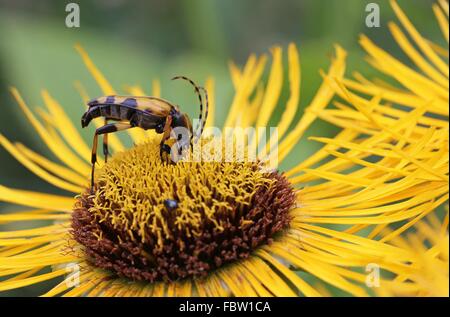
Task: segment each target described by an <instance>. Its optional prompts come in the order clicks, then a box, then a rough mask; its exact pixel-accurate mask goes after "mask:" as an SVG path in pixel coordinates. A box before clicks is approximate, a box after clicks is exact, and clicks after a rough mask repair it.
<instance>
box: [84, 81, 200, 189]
mask: <svg viewBox="0 0 450 317" xmlns="http://www.w3.org/2000/svg"><path fill="white" fill-rule="evenodd" d="M176 79H183V80H186V81H188V82H189V83H190V84H191V85H192V86H193V87H194V90H195V93H196V94H197V96H198V98H199V102H200V115H199V129H200V132H197V133H196V140H198V139H199V138H200V136H201V134H202V132H203V129H204V127H205V123H206V119H207V118H208V92H207V91H206V89H205V88H203V87H199V86H197V84H196V83H194V82H193V81H192V80H191V79H189V78H187V77H185V76H176V77H174V78H172V80H176ZM200 91H202V92H203V93H204V95H205V102H206V104H205V105H206V110H205V118H204V119H203V117H202V116H203V97H202V94H201V92H200ZM87 106H88V109H87V110H86V112H85V113H84V114H83V116H82V117H81V126H82V127H83V128H85V127H87V126H88V125H89V123H90V122H91V121H92V120H93V119H95V118H97V117H103V118H104V119H105V124H104V125H103V126H101V127H99V128H98V129H96V130H95V134H94V140H93V144H92V155H91V164H92V170H91V192H92V190H93V188H94V171H95V163H96V162H97V143H98V136H99V135H103V154H104V155H105V161H107V159H108V154H109V151H108V133H113V132H117V131H122V130H126V129H131V128H134V127H139V128H141V129H144V130H149V129H153V130H155V131H156V133H158V134H161V133H162V134H163V136H162V138H161V142H160V157H161V160H162V161H168V162H170V163H175V162H174V161H173V160H172V159H171V147H170V146H169V145H168V144H166V142H167V141H168V140H169V139H171V138H172V139H173V135H172V131H173V129H175V128H185V129H186V130H187V131H188V133H189V138H188V140H186V138H183V136H182V135H181V134H178V135H176V136H175V144H176V145H177V150H178V153H177V154H178V155H181V154H182V152H183V151H184V150H186V149H189V147H191V148H192V138H193V136H194V135H193V131H192V123H191V120H190V119H189V116H188V115H187V114H186V113H183V112H181V111H180V108H179V107H178V106H176V105H174V104H172V103H171V102H169V101H167V100H165V99H162V98H157V97H153V96H119V95H113V96H103V97H99V98H95V99H92V100H91V101H89V102H88V103H87ZM109 120H111V121H118V122H114V123H108V121H109ZM197 131H198V129H197ZM175 144H174V145H175ZM164 155H166V157H167V160H165V159H164Z"/></svg>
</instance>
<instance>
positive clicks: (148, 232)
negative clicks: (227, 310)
mask: <svg viewBox="0 0 450 317" xmlns="http://www.w3.org/2000/svg"><path fill="white" fill-rule="evenodd" d="M294 201H295V192H294V190H293V188H292V187H291V186H290V183H289V182H288V180H287V179H286V178H285V177H284V176H283V175H282V174H280V173H278V172H264V171H263V170H262V169H261V166H260V163H257V162H225V161H219V162H217V161H212V162H187V161H181V162H178V163H177V164H166V163H163V162H161V159H160V155H159V144H158V142H157V141H148V142H147V143H144V144H141V145H138V146H135V147H134V148H132V149H130V150H128V151H125V152H121V153H118V154H116V155H115V156H114V157H113V158H112V159H111V160H110V161H109V162H108V163H107V164H105V165H104V166H103V167H102V168H101V169H100V170H99V173H98V176H97V177H96V180H95V186H94V192H93V193H92V194H91V193H90V192H89V191H88V190H87V191H86V192H84V193H82V194H81V195H80V196H78V198H77V202H76V205H75V208H74V213H73V220H72V235H73V236H74V238H75V240H76V241H77V242H79V243H80V244H81V245H82V246H83V249H84V252H85V253H86V254H87V256H88V259H89V261H90V262H91V263H92V264H93V265H95V266H97V267H100V268H103V269H108V270H112V271H114V272H115V273H117V275H119V276H125V277H128V278H131V279H133V280H145V281H150V282H153V281H158V280H179V279H183V278H187V277H203V276H206V275H207V273H208V272H209V271H211V270H214V269H218V268H219V267H221V266H224V265H227V264H229V263H232V262H234V261H236V260H239V259H244V258H247V257H248V256H249V255H250V254H251V252H252V251H254V250H255V249H256V248H258V247H259V246H261V245H264V244H269V243H271V242H272V241H273V239H276V237H277V235H279V234H280V233H281V232H282V231H283V230H285V229H287V228H288V226H289V221H290V216H289V211H290V210H291V209H292V206H293V205H294Z"/></svg>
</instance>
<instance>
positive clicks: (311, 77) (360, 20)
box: [0, 0, 440, 296]
mask: <svg viewBox="0 0 450 317" xmlns="http://www.w3.org/2000/svg"><path fill="white" fill-rule="evenodd" d="M69 2H76V3H78V4H79V6H80V11H81V12H80V16H81V27H80V28H67V27H66V26H65V18H66V15H67V13H66V12H65V7H66V4H67V3H69ZM370 2H376V3H378V4H379V5H380V8H381V27H380V28H372V29H369V28H367V27H366V26H365V23H364V21H365V17H366V14H367V13H366V12H365V6H366V5H367V4H368V3H370ZM431 3H432V1H428V0H403V1H399V4H400V5H401V6H402V8H403V9H404V10H405V11H406V12H407V14H408V16H409V17H410V18H411V20H412V21H414V23H415V25H416V26H417V28H418V29H419V30H420V31H421V32H422V33H423V34H426V35H427V36H429V37H430V38H431V39H433V38H434V37H437V38H439V35H440V34H439V32H438V27H437V25H436V23H435V20H434V16H433V13H432V10H431V5H430V4H431ZM394 19H395V17H394V14H393V12H392V10H391V8H390V6H389V2H388V1H387V0H380V1H365V0H303V1H302V0H284V1H275V0H245V1H243V0H239V1H238V0H224V1H219V0H179V1H176V0H151V1H143V0H142V1H136V0H135V1H125V0H101V1H100V0H96V1H80V0H79V1H61V0H53V1H52V0H40V1H31V0H29V1H23V0H0V39H1V41H0V107H1V114H0V125H1V130H0V132H1V133H2V134H4V135H5V136H6V137H8V138H9V139H10V140H15V141H20V142H23V143H25V144H26V145H28V146H30V147H31V148H32V149H33V150H36V151H38V152H41V153H44V154H46V155H48V156H49V157H53V156H52V155H50V154H49V151H48V150H47V148H46V147H45V145H43V143H42V142H40V140H39V138H38V136H37V135H36V133H35V132H34V131H33V129H32V127H31V126H30V125H29V123H28V122H27V121H26V119H25V117H24V116H23V113H22V112H21V111H20V109H19V107H18V106H17V104H16V102H15V101H14V100H13V99H12V97H11V95H10V94H9V91H8V87H9V86H15V87H17V88H18V89H19V90H20V92H21V93H22V95H23V97H24V98H25V101H26V102H27V103H28V105H30V106H31V107H35V106H43V102H42V99H41V97H40V90H41V89H42V88H46V89H48V90H49V91H50V93H51V94H52V96H53V97H55V98H56V99H57V100H58V101H59V102H60V103H61V104H62V105H63V106H64V107H65V110H66V111H67V112H68V114H69V115H70V116H71V117H72V118H73V120H74V122H75V123H76V124H77V125H78V122H79V118H80V116H81V114H82V112H83V106H82V101H81V98H80V96H79V94H78V93H77V91H76V90H75V89H74V81H76V80H79V81H81V82H82V83H83V84H84V85H85V87H86V88H87V90H88V92H89V95H90V96H91V97H95V96H99V95H101V92H100V89H99V88H98V86H97V85H96V84H95V82H94V81H93V79H92V78H91V76H90V75H89V73H88V72H87V70H86V68H85V67H84V65H83V63H82V61H81V58H80V57H79V55H78V54H77V53H76V51H75V49H74V48H73V46H74V44H75V43H80V44H81V45H82V46H83V47H84V48H85V49H86V50H87V51H88V53H89V54H90V57H91V58H92V59H93V61H94V62H95V63H96V65H97V66H98V67H99V68H100V69H101V70H102V72H103V73H104V74H105V75H106V77H107V78H108V80H110V82H111V83H112V84H113V86H114V87H115V88H116V89H117V90H119V91H122V92H123V86H124V85H125V84H140V85H141V86H142V87H143V88H144V90H145V91H147V92H150V89H151V81H152V79H155V78H159V79H161V83H162V96H163V97H164V98H166V99H170V100H173V101H175V102H177V103H178V104H181V105H183V107H184V109H186V110H187V111H188V112H189V113H190V114H191V115H194V114H196V107H195V105H196V103H195V99H194V97H193V96H192V94H191V91H190V90H189V89H188V88H186V89H184V86H183V85H181V84H180V85H178V84H173V83H171V82H170V78H171V77H172V76H173V75H178V74H184V75H187V76H189V77H191V78H193V79H195V80H196V81H198V82H204V80H205V79H206V77H207V76H209V75H212V76H213V77H214V78H215V80H216V105H217V120H218V124H223V122H224V120H225V116H226V113H227V111H228V106H229V105H230V102H231V100H232V97H233V89H232V85H231V80H230V77H229V73H228V61H230V60H233V61H235V62H236V63H238V64H239V65H241V66H242V65H243V64H244V63H245V61H246V58H247V57H248V56H249V54H251V53H257V54H261V53H269V48H270V47H271V46H273V45H282V46H283V47H284V48H287V44H288V43H289V42H292V41H293V42H295V43H296V44H297V45H298V47H299V50H300V58H301V66H302V88H301V106H305V105H307V104H308V103H309V101H310V100H311V97H312V96H313V94H314V92H315V91H316V89H317V88H318V87H319V85H320V81H321V78H320V76H319V73H318V71H319V69H320V68H323V69H326V68H327V67H328V65H329V61H330V56H331V54H332V53H333V44H334V43H339V44H341V45H342V46H343V47H344V48H345V49H346V50H347V51H348V53H349V56H348V63H349V67H348V71H347V74H350V72H351V70H358V71H360V72H362V73H364V74H366V75H367V76H369V77H370V76H372V75H374V74H375V72H374V71H373V70H372V69H370V68H369V67H368V65H367V64H366V63H365V62H364V61H363V57H364V53H363V52H362V51H361V50H360V48H359V46H358V43H357V39H358V35H359V34H361V33H365V34H367V35H369V36H370V37H371V38H372V39H374V40H375V41H376V42H377V43H378V44H380V45H381V46H383V47H385V48H387V49H389V50H390V51H393V52H395V53H397V52H399V50H398V48H397V47H396V45H395V43H393V41H392V38H391V37H390V35H389V31H388V29H387V22H388V21H390V20H394ZM433 35H434V37H433ZM284 53H285V51H284ZM284 57H285V68H286V55H284ZM399 57H400V58H403V57H404V56H402V55H399ZM267 73H268V69H267V70H266V73H265V77H266V78H267ZM285 75H286V76H285V80H286V82H287V74H285ZM288 92H289V91H288V85H287V84H285V85H284V91H283V94H282V99H284V100H286V98H287V97H288V95H289V94H288ZM284 100H282V102H280V105H284V104H285V103H284ZM186 103H187V104H188V105H186V106H184V105H185V104H186ZM191 104H192V105H191ZM281 110H282V109H281V108H278V109H277V111H276V113H275V117H276V118H278V117H279V115H280V113H281ZM300 115H301V113H298V116H300ZM273 123H276V120H275V121H274V122H273ZM92 132H93V130H88V131H82V134H83V136H84V137H85V139H86V140H87V142H88V144H90V142H91V137H92ZM333 133H335V128H333V127H331V126H329V125H327V124H323V123H317V124H315V125H314V126H313V127H312V129H311V130H310V131H309V134H314V135H332V134H333ZM128 144H130V143H128ZM317 146H318V144H315V143H313V142H307V141H305V142H303V143H301V144H300V145H299V146H297V147H296V148H295V150H294V154H293V155H291V156H290V158H289V159H287V160H286V161H285V162H283V165H282V166H281V168H282V169H284V168H288V167H289V166H292V165H293V164H294V163H295V162H298V161H299V160H300V159H301V158H303V157H306V156H308V155H309V154H310V153H311V152H312V151H314V150H315V149H316V148H317ZM0 166H1V168H0V184H2V185H7V186H10V187H17V188H25V189H34V190H39V191H43V192H53V193H62V194H67V193H64V192H63V191H59V190H57V189H55V188H54V187H51V186H49V185H47V184H46V183H45V182H43V181H41V180H40V179H38V178H37V177H35V176H34V175H33V174H31V173H29V172H28V170H26V169H25V168H24V167H23V166H21V165H20V164H19V163H17V162H16V161H15V160H14V159H13V158H12V157H11V156H10V155H9V154H8V153H7V152H6V151H5V150H4V149H3V148H1V149H0ZM0 208H1V210H0V212H8V211H11V210H12V209H14V208H13V207H11V206H8V205H5V204H3V205H2V204H1V203H0ZM39 290H40V287H34V288H27V289H24V290H17V291H13V292H8V293H7V295H25V296H28V295H35V294H36V292H39ZM3 295H5V294H3Z"/></svg>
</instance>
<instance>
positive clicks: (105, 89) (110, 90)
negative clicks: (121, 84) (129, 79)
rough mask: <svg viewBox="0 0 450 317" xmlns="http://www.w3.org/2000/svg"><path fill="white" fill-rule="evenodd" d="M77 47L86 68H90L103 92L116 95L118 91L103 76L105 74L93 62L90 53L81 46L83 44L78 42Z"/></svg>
mask: <svg viewBox="0 0 450 317" xmlns="http://www.w3.org/2000/svg"><path fill="white" fill-rule="evenodd" d="M75 49H76V50H77V51H78V53H79V54H80V56H81V58H82V59H83V62H84V64H85V65H86V68H87V69H88V70H89V72H90V73H91V75H92V77H94V79H95V81H96V82H97V84H98V85H99V86H100V88H101V90H102V91H103V94H105V95H115V94H116V91H115V90H114V88H113V87H112V86H111V84H110V83H109V82H108V80H107V79H106V78H105V76H103V74H102V73H101V72H100V70H99V69H98V68H97V67H96V66H95V64H94V63H93V62H92V60H91V59H90V57H89V55H88V54H87V53H86V51H85V50H84V49H83V48H82V47H81V45H79V44H76V45H75Z"/></svg>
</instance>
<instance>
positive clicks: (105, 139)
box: [103, 119, 109, 163]
mask: <svg viewBox="0 0 450 317" xmlns="http://www.w3.org/2000/svg"><path fill="white" fill-rule="evenodd" d="M107 124H108V119H105V125H107ZM103 155H104V156H105V163H106V162H108V155H109V151H108V133H105V134H104V135H103Z"/></svg>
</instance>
